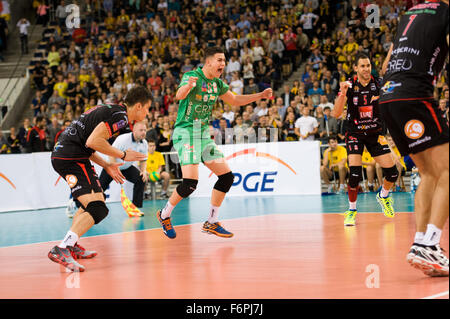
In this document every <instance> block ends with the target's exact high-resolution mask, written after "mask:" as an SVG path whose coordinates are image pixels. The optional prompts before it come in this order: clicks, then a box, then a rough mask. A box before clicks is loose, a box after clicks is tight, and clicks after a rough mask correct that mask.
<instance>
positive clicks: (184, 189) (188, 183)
mask: <svg viewBox="0 0 450 319" xmlns="http://www.w3.org/2000/svg"><path fill="white" fill-rule="evenodd" d="M197 184H198V180H196V179H190V178H183V181H182V182H181V184H180V185H178V186H177V193H178V195H180V196H181V197H183V198H186V197H188V196H189V195H191V194H192V193H193V192H194V191H195V189H196V188H197Z"/></svg>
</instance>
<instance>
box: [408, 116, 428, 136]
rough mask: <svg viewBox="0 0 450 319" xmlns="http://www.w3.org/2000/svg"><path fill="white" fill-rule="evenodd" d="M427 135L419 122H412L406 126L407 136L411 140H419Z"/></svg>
mask: <svg viewBox="0 0 450 319" xmlns="http://www.w3.org/2000/svg"><path fill="white" fill-rule="evenodd" d="M423 133H425V126H424V125H423V123H422V122H421V121H419V120H410V121H408V122H407V123H406V124H405V134H406V136H408V137H409V138H410V139H413V140H417V139H419V138H421V137H422V135H423Z"/></svg>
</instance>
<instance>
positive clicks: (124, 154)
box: [120, 151, 127, 161]
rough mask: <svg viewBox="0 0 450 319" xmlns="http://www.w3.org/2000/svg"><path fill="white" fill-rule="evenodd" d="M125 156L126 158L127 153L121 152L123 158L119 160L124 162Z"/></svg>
mask: <svg viewBox="0 0 450 319" xmlns="http://www.w3.org/2000/svg"><path fill="white" fill-rule="evenodd" d="M125 156H127V152H125V151H123V156H122V157H121V158H120V159H121V160H122V161H124V160H125Z"/></svg>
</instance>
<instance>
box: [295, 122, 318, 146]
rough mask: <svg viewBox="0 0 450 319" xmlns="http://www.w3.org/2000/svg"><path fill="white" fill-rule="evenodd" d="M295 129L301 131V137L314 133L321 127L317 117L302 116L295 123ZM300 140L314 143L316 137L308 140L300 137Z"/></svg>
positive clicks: (310, 137)
mask: <svg viewBox="0 0 450 319" xmlns="http://www.w3.org/2000/svg"><path fill="white" fill-rule="evenodd" d="M295 127H296V128H299V129H300V134H301V135H306V133H312V131H314V129H315V128H316V127H319V122H317V120H316V118H315V117H312V116H302V117H300V118H298V119H297V121H295ZM300 140H301V141H314V135H310V136H308V137H307V138H306V139H303V138H302V137H300Z"/></svg>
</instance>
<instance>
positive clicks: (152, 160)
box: [147, 151, 166, 174]
mask: <svg viewBox="0 0 450 319" xmlns="http://www.w3.org/2000/svg"><path fill="white" fill-rule="evenodd" d="M161 165H166V161H165V160H164V156H163V155H162V154H161V153H160V152H156V151H155V152H153V154H150V153H148V157H147V173H149V174H150V173H152V172H156V171H157V170H158V168H159V167H160V166H161Z"/></svg>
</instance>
